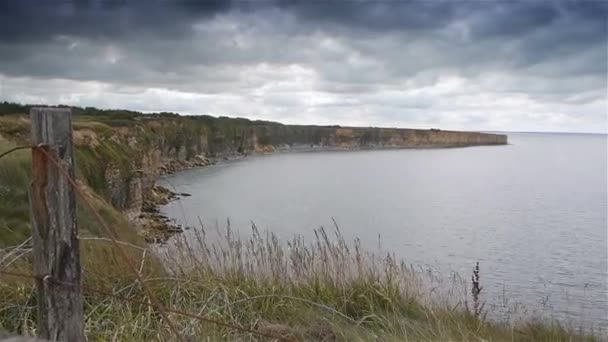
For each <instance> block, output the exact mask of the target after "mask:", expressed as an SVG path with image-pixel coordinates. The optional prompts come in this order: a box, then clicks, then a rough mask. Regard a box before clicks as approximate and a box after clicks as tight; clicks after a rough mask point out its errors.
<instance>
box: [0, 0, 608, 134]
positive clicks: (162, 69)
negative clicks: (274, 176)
mask: <svg viewBox="0 0 608 342" xmlns="http://www.w3.org/2000/svg"><path fill="white" fill-rule="evenodd" d="M607 16H608V3H607V2H605V1H578V2H566V1H555V2H552V1H549V0H541V1H532V0H530V1H524V0H521V1H503V2H499V1H475V2H474V1H467V2H455V1H451V2H449V1H439V0H428V1H420V2H405V1H402V2H401V1H390V2H389V1H383V2H375V3H373V2H345V1H327V2H325V1H323V2H321V1H280V0H277V1H255V2H248V3H246V2H232V3H230V2H226V1H195V0H182V1H179V0H174V1H172V0H163V1H160V0H158V1H155V0H139V1H129V0H113V1H86V0H80V1H73V2H72V1H67V0H54V1H53V0H2V1H0V100H7V101H15V102H21V103H48V104H59V103H62V104H71V105H78V106H96V107H101V108H125V109H132V110H140V111H173V112H179V113H185V114H212V115H227V116H242V117H249V118H254V119H267V120H275V121H281V122H284V123H298V124H340V125H357V126H399V127H420V128H429V127H436V128H443V129H467V130H524V131H571V132H605V131H606V124H607V113H606V106H607V100H606V98H607V63H608V62H607V54H608V47H607V20H608V17H607Z"/></svg>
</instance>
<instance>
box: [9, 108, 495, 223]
mask: <svg viewBox="0 0 608 342" xmlns="http://www.w3.org/2000/svg"><path fill="white" fill-rule="evenodd" d="M12 106H13V107H10V109H11V111H10V112H9V113H10V114H7V113H6V111H4V112H3V107H2V104H0V141H1V140H2V138H1V137H4V138H5V139H8V140H12V141H15V142H27V140H28V139H29V118H28V116H27V115H26V114H24V113H26V112H27V110H28V109H27V107H25V106H18V105H12ZM15 106H17V107H15ZM4 109H6V108H4ZM14 110H20V112H21V114H19V112H17V113H13V111H14ZM72 110H73V112H74V114H75V118H74V141H75V143H76V145H77V149H76V161H77V164H78V171H79V176H80V177H81V178H83V179H85V180H86V182H87V183H88V185H89V186H90V187H91V188H93V189H94V190H95V191H96V192H97V193H99V194H100V195H102V196H104V197H105V198H106V199H107V200H108V201H109V202H110V203H111V204H112V205H114V206H115V207H116V208H119V209H122V210H124V211H126V212H127V214H129V216H130V217H136V216H137V215H138V214H139V213H140V211H141V208H142V206H143V204H144V202H145V201H146V199H147V198H149V197H150V196H153V191H152V189H153V187H154V184H155V182H156V180H157V179H158V177H159V175H162V174H165V173H170V172H174V171H177V170H180V169H183V168H188V167H192V166H205V165H208V164H210V163H212V162H213V160H214V159H218V158H230V157H233V156H242V155H247V154H256V153H273V152H277V151H281V152H288V151H300V150H357V149H382V148H439V147H464V146H476V145H501V144H506V143H507V136H506V135H502V134H487V133H478V132H455V131H443V130H438V129H430V130H421V129H398V128H371V127H340V126H299V125H283V124H280V123H276V122H268V121H251V120H248V119H242V118H227V117H219V118H216V117H211V116H207V115H201V116H178V115H176V114H171V113H160V114H151V115H145V114H141V113H136V112H129V111H104V110H98V109H95V108H85V109H83V108H72Z"/></svg>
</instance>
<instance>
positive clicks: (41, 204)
mask: <svg viewBox="0 0 608 342" xmlns="http://www.w3.org/2000/svg"><path fill="white" fill-rule="evenodd" d="M30 118H31V123H32V144H33V145H34V146H38V145H40V147H37V148H36V147H35V148H33V149H32V189H31V195H30V198H31V203H30V205H31V213H32V239H33V247H34V248H33V269H34V274H35V275H36V276H39V277H45V276H50V277H51V278H50V279H48V278H47V279H41V280H38V282H37V290H38V297H37V299H38V300H37V304H38V336H39V337H40V338H44V339H48V340H51V341H84V340H85V337H84V314H83V299H82V289H81V287H80V285H81V273H82V269H81V266H80V246H79V242H78V225H77V222H76V198H75V195H74V189H73V188H72V186H71V185H70V183H69V182H68V181H67V179H66V178H65V176H64V174H62V173H61V172H60V171H59V169H58V168H57V166H56V165H55V164H53V163H52V162H51V161H50V160H49V158H48V156H47V155H46V154H45V152H46V153H48V154H49V155H50V156H52V157H53V159H55V160H57V161H58V162H59V163H60V165H62V167H63V168H64V169H65V170H66V171H67V172H68V174H69V175H70V177H74V175H75V172H74V167H75V165H74V146H73V142H72V114H71V110H70V109H66V108H32V109H31V110H30ZM42 149H44V151H43V150H42ZM55 281H58V282H65V283H70V284H76V286H62V285H60V284H57V283H56V282H55Z"/></svg>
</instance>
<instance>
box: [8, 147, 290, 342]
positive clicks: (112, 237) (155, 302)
mask: <svg viewBox="0 0 608 342" xmlns="http://www.w3.org/2000/svg"><path fill="white" fill-rule="evenodd" d="M44 147H47V145H43V144H41V145H38V146H31V145H21V146H16V147H13V148H11V149H9V150H7V151H5V152H2V153H1V154H0V159H1V158H3V157H5V156H7V155H9V154H11V153H13V152H15V151H18V150H23V149H37V150H38V151H40V152H42V154H44V155H45V157H46V158H47V159H48V160H49V161H51V163H52V164H53V165H54V166H55V167H56V168H57V170H58V171H59V173H61V174H62V176H64V177H65V179H66V180H67V181H68V183H69V184H70V186H71V187H72V188H73V189H74V191H75V192H76V193H77V194H78V196H79V197H80V199H81V200H82V201H83V202H84V204H85V205H86V207H87V208H88V209H89V210H90V211H91V213H92V214H93V215H94V216H95V219H96V220H97V222H99V224H100V225H101V226H102V228H103V229H104V231H105V233H106V234H107V235H108V236H109V240H111V242H112V243H113V244H114V246H115V247H116V248H117V249H118V251H119V252H120V254H121V257H122V258H123V259H124V260H125V261H126V262H127V265H128V266H129V268H130V269H131V271H132V272H133V273H134V274H135V277H136V278H137V281H138V282H139V283H140V284H141V287H142V289H143V290H144V292H145V293H146V295H147V296H148V298H149V300H150V303H148V302H144V301H139V300H135V299H132V298H126V297H123V296H119V295H116V294H111V293H108V292H107V291H103V290H99V289H95V288H91V287H86V286H85V285H82V284H74V283H68V282H63V281H60V280H57V279H54V278H52V277H51V276H50V275H48V274H46V275H42V276H41V275H38V276H37V275H33V274H24V273H16V272H9V271H4V270H0V274H5V275H10V276H15V277H21V278H30V279H34V280H38V281H50V282H52V283H54V284H56V285H62V286H71V287H78V288H79V289H82V290H88V291H90V292H97V293H100V294H103V295H106V296H111V297H113V298H118V299H122V300H125V301H131V302H136V303H139V304H142V305H147V306H151V307H153V308H155V309H157V310H158V311H159V313H160V314H161V316H162V317H163V319H164V320H165V321H166V322H167V325H169V328H170V330H171V331H172V332H173V334H175V336H176V337H177V338H178V339H179V340H180V341H183V342H185V341H186V340H185V339H184V337H183V336H182V335H181V334H180V333H179V331H178V330H177V327H176V326H175V324H174V323H173V321H172V320H171V319H170V318H169V315H167V312H171V313H175V314H178V315H183V316H186V317H190V318H194V319H198V320H201V321H204V322H208V323H212V324H215V325H219V326H223V327H226V328H230V329H233V330H238V331H242V332H247V333H250V334H254V335H258V336H263V337H268V338H273V339H277V340H280V341H287V342H293V341H297V339H295V338H287V337H285V336H279V335H275V334H270V333H265V332H261V331H257V330H253V329H249V328H245V327H240V326H237V325H233V324H230V323H226V322H221V321H217V320H213V319H210V318H206V317H202V316H200V315H195V314H191V313H187V312H183V311H179V310H174V309H167V308H165V307H164V305H162V303H161V302H160V301H159V300H158V299H157V298H156V296H155V295H154V294H153V292H152V290H150V289H149V288H148V286H147V285H146V282H145V280H144V279H143V277H142V275H141V274H140V272H139V270H138V269H137V267H136V266H135V264H134V263H133V260H132V259H131V257H130V256H129V254H128V253H127V252H126V251H125V250H124V248H123V246H122V244H121V241H120V240H118V238H117V236H116V235H115V234H116V233H115V232H114V231H113V230H112V229H111V228H110V227H109V226H108V225H107V223H106V222H105V220H104V219H103V217H102V216H101V215H100V214H99V213H98V212H97V210H95V208H94V207H93V205H92V204H91V202H90V201H89V200H88V198H87V195H86V194H85V193H84V192H83V191H82V189H81V188H80V186H79V184H78V183H77V182H76V180H74V179H73V178H72V177H71V176H70V174H69V172H68V171H67V170H66V169H65V168H64V166H63V165H62V164H61V162H59V161H58V160H57V159H56V158H55V157H54V156H52V155H51V154H50V153H49V152H48V151H47V149H46V148H44Z"/></svg>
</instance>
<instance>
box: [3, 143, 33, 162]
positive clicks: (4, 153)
mask: <svg viewBox="0 0 608 342" xmlns="http://www.w3.org/2000/svg"><path fill="white" fill-rule="evenodd" d="M34 147H35V146H31V145H21V146H15V147H13V148H11V149H8V150H6V151H4V152H2V153H0V159H2V158H3V157H5V156H7V155H9V154H11V153H13V152H15V151H18V150H25V149H27V148H34Z"/></svg>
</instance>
